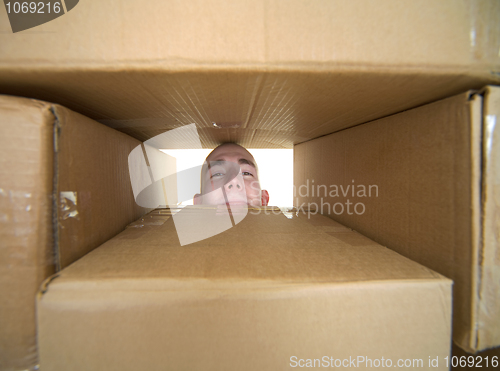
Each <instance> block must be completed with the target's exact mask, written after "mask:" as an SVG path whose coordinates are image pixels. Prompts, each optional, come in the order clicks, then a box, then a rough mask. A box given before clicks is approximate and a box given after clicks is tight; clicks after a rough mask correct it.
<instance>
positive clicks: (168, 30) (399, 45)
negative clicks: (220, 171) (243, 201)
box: [0, 0, 500, 148]
mask: <svg viewBox="0 0 500 371" xmlns="http://www.w3.org/2000/svg"><path fill="white" fill-rule="evenodd" d="M120 4H121V3H118V2H116V1H114V0H85V1H80V2H79V3H78V5H77V6H75V7H74V8H73V9H72V10H71V12H68V13H67V14H65V15H64V16H61V17H59V18H57V19H55V20H53V21H51V22H48V23H46V24H43V25H41V26H38V27H36V28H33V29H31V30H26V31H23V32H19V33H16V34H12V33H11V30H10V25H9V23H8V19H7V14H6V12H0V31H2V32H0V80H1V81H2V82H1V84H0V93H4V94H11V95H19V96H27V97H32V98H38V99H43V100H47V101H51V102H56V103H59V104H62V105H63V106H66V107H68V108H70V109H73V110H75V111H77V112H80V113H82V114H84V115H86V116H88V117H90V118H92V119H95V120H98V121H100V122H102V123H105V124H106V125H109V126H110V127H113V128H115V129H118V130H120V131H123V132H125V133H127V134H129V135H131V136H133V137H135V138H137V139H140V140H142V141H144V140H146V139H149V138H151V137H154V136H155V135H157V134H160V133H162V132H164V131H167V130H171V129H174V128H177V127H179V126H182V125H187V124H191V123H196V124H197V126H198V128H199V129H200V134H201V138H202V143H203V146H204V147H205V148H214V147H215V146H216V145H217V144H219V143H222V142H225V141H231V140H237V141H238V142H239V143H240V144H242V145H244V146H245V147H248V148H292V147H293V145H294V144H297V143H300V142H304V141H306V140H310V139H314V138H317V137H320V136H322V135H327V134H330V133H332V132H335V131H338V130H341V129H344V128H347V127H351V126H354V125H357V124H362V123H365V122H368V121H371V120H374V119H378V118H380V117H384V116H387V115H390V114H394V113H397V112H401V111H403V110H406V109H411V108H414V107H416V106H419V105H422V104H425V103H430V102H433V101H435V100H438V99H442V98H446V97H449V96H452V95H455V94H459V93H461V92H464V91H467V90H469V89H479V88H481V87H483V86H485V85H487V84H496V83H500V77H499V76H500V74H499V72H500V59H499V56H498V51H499V49H500V3H499V2H498V1H496V0H484V1H476V0H467V1H460V2H458V3H457V1H455V0H441V1H433V0H424V1H406V2H404V3H401V1H400V0H384V2H383V5H381V4H380V3H379V2H373V1H370V0H358V1H355V2H349V1H344V0H315V1H308V2H304V1H302V0H251V1H250V0H238V1H232V2H231V4H230V5H228V3H227V1H225V0H208V1H207V0H190V1H183V2H179V1H174V0H169V1H166V0H155V1H149V2H147V3H144V2H141V1H131V2H128V3H127V6H126V7H124V6H122V5H120ZM214 123H215V125H214Z"/></svg>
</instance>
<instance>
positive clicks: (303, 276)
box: [37, 208, 451, 371]
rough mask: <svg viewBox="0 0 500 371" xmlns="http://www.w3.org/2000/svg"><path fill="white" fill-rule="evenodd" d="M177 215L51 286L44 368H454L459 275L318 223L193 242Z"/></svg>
mask: <svg viewBox="0 0 500 371" xmlns="http://www.w3.org/2000/svg"><path fill="white" fill-rule="evenodd" d="M184 211H185V210H184V209H183V211H181V212H180V213H183V212H184ZM212 211H213V210H210V211H209V212H212ZM188 212H189V210H188ZM204 212H206V210H205V211H204ZM180 213H179V214H180ZM199 213H201V211H199V212H197V213H196V216H199V215H200V214H199ZM179 214H176V215H179ZM168 215H169V213H166V216H165V213H164V212H162V211H156V214H153V215H150V216H149V217H148V218H145V219H144V220H145V223H144V224H143V222H142V221H140V222H139V223H134V224H133V225H131V227H130V228H127V229H126V230H125V231H124V232H122V233H121V234H119V235H118V236H116V237H115V238H113V239H111V240H110V241H108V242H106V243H105V244H103V245H102V246H100V247H99V248H97V249H95V250H94V251H92V252H91V253H90V254H87V255H86V256H84V257H83V258H82V259H80V260H78V261H77V262H76V263H74V264H72V265H71V266H69V267H67V268H65V269H63V270H62V271H61V272H60V273H59V274H57V275H56V276H54V277H53V278H52V279H51V280H48V281H47V282H46V284H45V287H44V289H43V290H42V292H41V293H40V295H39V297H38V306H37V313H38V326H39V327H38V330H39V333H38V341H39V345H40V357H41V367H42V369H48V370H53V371H56V370H68V369H71V370H75V371H76V370H96V371H97V370H138V369H147V370H179V369H189V370H198V369H200V370H201V369H202V370H277V369H288V368H290V367H295V366H298V365H305V364H307V363H308V362H312V363H314V362H323V367H325V366H324V365H325V363H324V362H326V359H328V362H329V364H333V366H332V367H335V366H334V365H335V362H339V361H342V362H345V361H344V360H347V362H351V361H352V360H353V359H354V360H356V362H357V361H358V358H357V357H358V356H359V357H364V358H362V359H361V358H360V359H359V361H360V362H362V363H360V364H358V366H359V368H361V369H370V367H367V364H366V363H364V362H368V361H367V359H370V360H371V362H375V365H376V364H377V362H378V364H379V365H380V362H382V361H381V359H382V357H383V358H384V359H385V361H384V362H387V360H388V359H390V360H391V363H392V367H394V366H395V365H396V363H397V362H398V361H399V360H400V359H402V360H410V361H409V362H413V360H416V359H422V362H423V366H421V367H424V368H425V367H427V366H428V362H429V359H430V358H432V359H434V358H436V357H438V358H439V360H440V361H439V367H437V368H436V369H442V370H444V369H447V367H445V364H444V357H446V356H449V351H450V342H451V340H450V335H451V281H450V280H449V279H446V278H444V277H443V276H441V275H439V274H436V273H434V272H433V271H431V270H429V269H428V268H425V267H423V266H421V265H419V264H417V263H415V262H413V261H411V260H409V259H407V258H404V257H402V256H401V255H399V254H397V253H395V252H393V251H391V250H389V249H386V248H384V247H382V246H380V245H378V244H376V243H374V242H373V241H371V240H369V239H368V238H366V237H364V236H362V235H360V234H358V233H356V232H353V231H351V230H349V229H347V228H345V227H343V226H341V225H340V224H338V223H336V222H334V221H332V220H331V219H329V218H327V217H323V216H319V215H316V216H315V215H311V217H310V218H309V217H308V215H307V214H298V215H297V214H293V215H292V214H289V215H288V217H285V215H283V214H281V212H280V211H279V209H273V208H262V209H251V210H249V213H248V214H247V215H246V217H245V218H243V219H242V221H240V222H239V223H237V224H236V225H235V226H234V227H233V228H230V229H229V230H227V231H226V232H224V233H221V234H218V235H217V236H213V237H211V238H208V239H205V240H202V241H199V242H196V243H193V244H190V245H186V246H180V244H179V241H178V239H177V236H176V229H175V227H174V223H173V220H172V218H169V219H167V220H165V219H166V218H168ZM190 215H193V214H190ZM174 217H176V216H174ZM205 217H209V218H217V217H218V216H216V215H214V214H213V213H212V214H210V215H208V216H207V215H205ZM289 218H291V219H289ZM193 228H194V226H193ZM294 357H296V358H294ZM324 357H326V358H324ZM429 357H430V358H429ZM308 359H309V360H310V361H307V360H308ZM314 359H318V361H314ZM301 360H302V361H301ZM337 360H338V361H337ZM376 360H378V361H376ZM331 362H332V363H331ZM293 365H295V366H293ZM316 366H318V363H316ZM337 366H338V365H337ZM368 366H370V364H368ZM373 367H375V366H372V368H373ZM386 367H387V366H386Z"/></svg>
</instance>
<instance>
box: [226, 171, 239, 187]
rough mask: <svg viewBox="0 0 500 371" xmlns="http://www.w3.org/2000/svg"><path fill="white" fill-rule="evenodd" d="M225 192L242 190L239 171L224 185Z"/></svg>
mask: <svg viewBox="0 0 500 371" xmlns="http://www.w3.org/2000/svg"><path fill="white" fill-rule="evenodd" d="M224 187H225V188H226V192H239V191H242V190H243V178H242V176H241V171H240V173H239V174H238V175H237V176H235V177H234V178H233V179H231V181H229V182H228V183H227V184H226V185H225V186H224Z"/></svg>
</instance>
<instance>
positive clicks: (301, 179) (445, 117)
mask: <svg viewBox="0 0 500 371" xmlns="http://www.w3.org/2000/svg"><path fill="white" fill-rule="evenodd" d="M497 91H498V88H489V89H488V90H487V92H486V93H485V97H484V102H483V97H482V95H473V96H470V94H462V95H458V96H455V97H452V98H448V99H445V100H442V101H438V102H435V103H433V104H429V105H426V106H422V107H419V108H416V109H413V110H410V111H406V112H403V113H400V114H397V115H393V116H390V117H387V118H384V119H381V120H376V121H373V122H370V123H367V124H364V125H360V126H357V127H355V128H351V129H348V130H344V131H341V132H338V133H335V134H332V135H329V136H325V137H322V138H318V139H316V140H313V141H310V142H307V143H303V144H300V145H298V146H295V175H294V183H295V187H296V192H297V193H296V197H297V198H296V200H295V202H296V205H297V206H298V205H301V204H303V203H305V205H306V206H308V204H309V203H315V204H316V205H317V208H318V211H319V212H321V213H323V214H329V215H330V216H331V217H332V218H334V219H335V220H338V221H340V222H342V223H343V224H345V225H346V226H349V227H351V228H354V229H355V230H357V231H359V232H361V233H363V234H365V235H366V236H368V237H370V238H372V239H374V240H375V241H377V242H379V243H381V244H383V245H384V246H387V247H390V248H391V249H393V250H395V251H397V252H399V253H400V254H403V255H404V256H407V257H409V258H411V259H413V260H415V261H417V262H419V263H421V264H423V265H426V266H428V267H429V268H431V269H433V270H435V271H437V272H440V273H442V274H443V275H445V276H447V277H449V278H452V279H453V280H454V283H455V285H454V310H453V313H454V316H453V317H454V328H453V336H454V341H455V342H456V343H457V344H458V345H460V346H461V347H463V348H465V349H466V350H468V351H476V350H482V349H485V348H488V347H492V346H497V345H499V344H500V343H498V342H497V341H498V336H499V334H500V328H499V327H498V325H499V322H498V313H499V309H498V308H499V305H498V297H499V296H498V290H499V286H498V285H499V282H500V281H499V280H498V277H495V275H496V274H498V259H497V258H496V257H497V255H498V251H499V250H498V246H497V242H496V241H497V234H498V233H497V232H498V228H497V227H495V225H496V223H498V220H497V219H498V218H497V217H496V213H497V211H495V210H497V209H498V206H497V201H496V198H495V184H496V183H495V182H496V180H495V176H494V175H493V174H494V173H495V172H496V168H498V164H497V162H498V161H496V157H497V156H496V153H495V150H496V142H495V141H494V138H493V137H492V139H491V140H488V139H487V137H485V136H484V135H485V133H487V131H484V130H485V129H486V128H487V126H486V124H485V123H486V120H487V119H488V117H490V119H489V120H490V122H492V121H491V120H493V118H492V117H493V116H495V115H496V113H495V112H496V111H495V110H496V109H497V108H496V105H497V103H496V99H497V98H496V95H497V94H498V93H497ZM495 117H496V116H495ZM490 127H494V125H490ZM494 133H495V131H494V130H491V134H492V135H494ZM487 143H491V145H490V146H489V147H484V146H486V145H487ZM483 148H491V150H490V152H489V153H486V152H485V153H483ZM487 169H490V170H489V172H488V171H487ZM493 169H495V170H493ZM308 184H309V187H308V189H309V192H307V191H306V189H307V185H308ZM313 185H314V187H313ZM318 185H323V186H326V189H327V196H326V197H325V189H324V188H321V189H318V188H317V186H318ZM301 186H302V188H300V187H301ZM340 186H342V187H343V190H344V191H345V194H342V189H341V188H340ZM347 186H350V187H351V188H349V190H347ZM370 186H377V188H375V187H373V188H372V194H371V197H370V196H369V189H370ZM335 187H337V188H338V193H335V190H336V188H335ZM352 187H354V189H355V193H354V194H353V193H352V190H353V188H352ZM363 187H364V188H365V191H364V193H363V190H362V189H363ZM313 189H314V190H315V191H316V192H315V193H314V194H313V193H312V190H313ZM318 190H319V191H320V192H319V194H318ZM332 191H334V193H331V192H332ZM488 191H489V193H488ZM358 192H359V193H358ZM347 202H351V203H352V205H351V206H350V208H351V209H350V211H348V210H347ZM337 203H340V204H342V205H343V206H341V205H337V206H336V209H335V211H334V209H333V207H334V206H335V205H336V204H337ZM357 203H361V204H363V205H364V207H365V209H363V208H362V207H361V206H360V205H359V206H358V209H357V210H358V213H359V215H358V214H356V212H355V211H354V206H355V204H357ZM342 207H344V210H343V211H342ZM488 208H489V211H487V210H488ZM363 211H364V212H363ZM349 212H350V215H349V214H348V213H349ZM495 228H496V229H495Z"/></svg>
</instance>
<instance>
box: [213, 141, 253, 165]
mask: <svg viewBox="0 0 500 371" xmlns="http://www.w3.org/2000/svg"><path fill="white" fill-rule="evenodd" d="M240 159H245V160H249V161H250V162H251V163H255V160H254V158H253V156H252V155H251V154H250V152H248V151H247V150H246V149H245V148H242V147H240V146H237V145H234V144H227V145H223V146H221V147H219V148H216V149H215V150H214V151H212V153H210V155H209V156H208V157H207V161H218V160H223V161H234V162H238V161H239V160H240Z"/></svg>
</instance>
